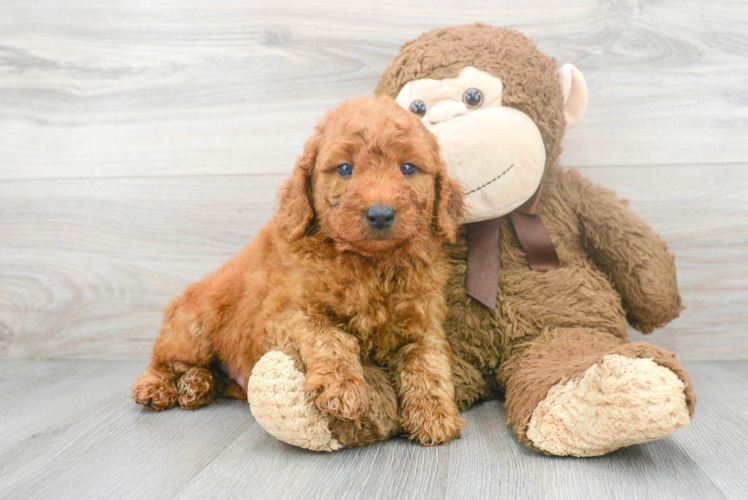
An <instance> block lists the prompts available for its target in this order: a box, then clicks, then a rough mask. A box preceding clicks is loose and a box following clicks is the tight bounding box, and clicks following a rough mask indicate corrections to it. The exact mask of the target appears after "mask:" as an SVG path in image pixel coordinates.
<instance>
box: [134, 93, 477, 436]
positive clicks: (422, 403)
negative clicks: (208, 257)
mask: <svg viewBox="0 0 748 500" xmlns="http://www.w3.org/2000/svg"><path fill="white" fill-rule="evenodd" d="M405 162H409V163H413V164H414V165H415V166H416V167H417V169H418V171H417V173H416V174H415V175H413V176H411V177H406V176H405V175H403V173H402V172H401V170H400V166H401V165H402V164H403V163H405ZM343 163H350V164H351V165H353V167H354V174H353V175H352V176H350V177H346V178H344V177H341V176H340V175H338V173H337V172H336V168H337V167H338V166H339V165H341V164H343ZM462 196H463V193H462V190H461V188H460V187H459V185H458V184H456V183H455V182H454V181H452V180H451V179H450V178H449V176H448V175H447V170H446V165H445V164H444V162H443V161H442V159H441V158H440V156H439V149H438V144H437V142H436V139H435V138H434V137H433V136H432V135H431V134H430V133H429V132H428V131H427V130H426V128H425V127H424V126H423V125H422V124H421V123H420V121H419V120H418V119H417V118H416V117H415V116H414V115H412V114H411V113H408V112H406V111H404V110H403V109H401V108H400V107H399V106H397V104H396V103H395V102H394V101H392V100H391V99H389V98H381V99H377V100H368V99H363V98H362V99H357V100H353V101H348V102H346V103H344V104H343V105H342V106H340V107H339V108H337V109H335V110H333V111H331V112H330V113H329V114H328V115H327V117H326V118H325V119H323V120H322V121H321V122H320V124H319V125H318V126H317V129H316V133H315V134H314V136H313V137H312V138H311V139H309V141H308V142H307V143H306V146H305V149H304V154H303V155H302V156H301V158H300V159H299V161H298V164H297V165H296V168H295V169H294V172H293V175H292V176H291V178H290V179H289V180H288V181H287V182H286V183H285V184H284V185H283V187H282V188H281V190H280V196H279V199H280V200H279V201H280V203H279V209H278V211H277V212H276V214H275V216H274V217H273V219H272V220H271V221H270V223H269V224H268V225H267V226H266V227H265V228H264V229H262V231H260V233H259V234H258V235H257V237H256V238H255V240H254V241H252V243H250V244H249V245H248V246H247V247H246V248H245V249H244V250H243V251H242V252H241V253H240V254H239V255H237V256H236V257H235V258H234V259H233V260H231V261H230V262H228V263H227V264H225V265H224V266H223V267H222V268H220V269H219V270H218V271H216V272H215V273H213V274H212V275H210V276H208V277H207V278H205V279H204V280H202V281H200V282H198V283H195V284H193V285H191V286H189V287H188V288H187V289H186V291H185V292H184V293H183V294H182V296H180V297H179V298H177V299H176V300H175V301H174V302H173V303H172V304H171V305H170V306H169V307H168V308H167V310H166V312H165V318H164V323H163V327H162V329H161V332H160V335H159V337H158V339H157V340H156V342H155V344H154V347H153V360H152V363H151V366H150V367H149V368H148V369H147V370H146V372H145V373H144V374H143V376H142V377H141V378H140V380H139V381H138V382H137V383H136V384H135V386H134V388H133V395H134V398H135V400H136V401H137V402H138V403H140V404H142V405H144V406H145V407H147V408H151V409H156V410H158V409H165V408H169V407H172V406H174V405H175V404H179V405H180V406H181V407H183V408H199V407H200V406H204V405H205V404H209V403H210V402H211V401H212V400H213V397H214V395H215V380H214V376H213V373H211V371H210V369H209V367H210V366H212V365H214V364H215V362H217V361H220V362H221V363H222V364H223V365H225V366H226V367H228V369H229V371H230V372H231V374H232V375H233V376H239V377H245V378H246V377H249V374H250V373H251V371H252V367H253V366H254V364H255V363H256V362H257V360H259V359H260V357H261V356H262V355H263V354H265V353H267V352H268V351H270V350H271V349H274V348H287V349H296V350H297V351H298V354H299V357H300V360H301V363H302V364H303V366H304V368H305V370H306V373H307V379H306V385H305V390H306V391H307V392H308V395H309V397H310V398H312V399H313V400H314V402H315V404H316V405H317V406H318V407H319V408H320V409H321V410H322V411H324V412H327V413H328V414H330V415H332V416H335V417H338V418H340V419H342V420H350V419H355V418H358V417H360V416H362V415H365V414H367V413H368V412H369V408H370V404H371V402H372V399H374V405H375V406H377V407H378V406H380V405H381V404H386V405H388V406H389V407H391V408H396V406H397V405H396V404H395V403H394V402H395V401H398V400H399V406H400V418H399V419H397V418H394V419H393V420H392V422H389V421H388V422H387V423H386V425H380V426H379V427H380V428H383V427H387V429H388V431H389V430H391V428H393V427H398V428H399V427H402V428H403V429H404V430H405V431H406V432H407V433H408V435H409V436H411V438H413V439H417V440H418V441H419V442H420V443H422V444H427V445H428V444H438V443H444V442H447V441H449V440H451V439H453V438H455V437H458V436H459V434H460V430H461V429H462V428H463V426H464V423H463V421H462V419H461V418H460V417H459V415H458V411H457V408H456V406H455V403H454V388H453V385H452V381H451V375H450V366H449V357H450V352H449V346H448V344H447V342H446V341H445V338H444V333H443V331H442V327H441V324H442V321H443V319H444V315H445V302H444V295H443V287H444V283H445V280H446V279H447V273H448V267H447V265H446V262H445V255H444V251H443V249H442V242H443V241H444V240H445V239H451V240H452V241H454V238H455V233H456V230H457V225H458V223H459V221H460V220H461V217H462ZM376 204H387V205H391V206H392V207H394V209H395V211H396V218H395V220H394V223H393V224H392V226H391V227H389V228H387V229H383V230H375V229H373V228H372V227H370V226H369V225H368V224H367V223H366V221H365V218H364V212H365V210H366V209H367V208H368V207H370V206H372V205H376ZM362 359H363V364H362ZM375 365H377V366H384V367H386V368H387V369H389V370H390V372H391V375H392V377H393V379H394V385H395V392H396V394H397V399H396V398H395V397H394V395H387V396H384V397H379V395H378V394H375V395H374V397H372V395H371V394H370V389H369V383H374V384H375V385H377V384H380V383H381V379H386V380H389V379H388V378H387V375H383V374H382V373H380V372H378V371H376V370H374V369H373V367H374V366H375ZM367 382H369V383H367ZM343 427H344V425H343V424H341V427H340V432H341V433H345V431H344V430H343ZM366 431H367V432H369V433H371V434H372V435H374V436H381V435H382V432H379V431H378V430H377V427H376V426H368V427H366ZM357 436H358V438H359V439H367V438H366V435H361V434H359V435H357Z"/></svg>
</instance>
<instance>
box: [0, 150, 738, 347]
mask: <svg viewBox="0 0 748 500" xmlns="http://www.w3.org/2000/svg"><path fill="white" fill-rule="evenodd" d="M583 173H584V174H585V175H588V176H590V177H591V178H592V179H594V180H596V181H599V182H601V183H603V184H605V185H607V186H609V187H612V188H614V189H616V190H617V191H618V192H619V193H620V194H621V195H622V196H624V197H627V198H629V199H630V200H631V206H632V208H633V209H634V210H635V211H636V212H637V213H639V214H641V215H642V216H643V217H644V219H645V220H647V221H648V222H650V223H652V225H653V226H654V227H655V229H657V230H658V231H660V232H661V233H662V234H663V235H664V236H665V237H666V238H667V239H668V240H669V241H670V243H671V246H672V248H673V249H674V250H675V252H676V256H677V259H676V264H677V267H678V271H679V281H680V286H681V290H682V293H683V296H684V303H685V305H686V306H687V308H688V309H687V310H686V311H685V312H684V313H683V316H682V317H681V318H679V319H678V320H676V321H674V322H673V323H671V324H670V325H668V326H667V327H665V328H664V329H662V330H660V331H658V332H657V333H656V334H655V336H654V337H651V338H648V340H650V341H653V342H655V343H657V344H659V345H662V346H663V347H665V348H667V349H670V350H673V351H675V352H676V353H678V354H679V355H681V356H682V357H683V358H685V359H744V358H745V357H746V356H748V335H746V324H748V312H746V310H745V307H744V304H745V302H746V300H748V290H746V287H745V283H746V282H748V270H746V268H745V266H743V265H742V264H743V260H744V255H745V253H746V249H748V217H746V215H747V212H748V200H746V198H745V197H744V196H742V195H741V193H743V192H746V191H748V168H745V165H743V164H740V165H703V166H702V165H690V166H650V167H627V168H617V169H612V168H594V169H592V168H590V169H583ZM643 173H645V174H646V177H647V179H648V182H646V183H642V184H641V186H639V185H638V183H639V182H640V181H639V180H638V179H639V178H640V177H641V176H642V175H643ZM281 180H282V176H279V175H273V176H262V175H252V176H206V177H166V178H148V177H144V178H128V179H69V180H61V179H60V180H46V181H41V180H14V181H6V182H4V183H2V184H0V233H1V234H2V235H3V238H2V239H1V240H0V278H1V279H0V356H5V357H11V358H16V359H23V358H55V359H70V358H77V359H81V358H82V359H101V358H118V359H131V358H139V359H144V358H147V357H148V356H149V353H150V346H151V342H152V340H153V339H154V338H155V335H156V333H157V330H158V326H159V322H160V311H161V309H162V308H163V307H165V306H166V304H167V303H168V301H169V300H170V299H171V298H172V297H173V296H175V295H176V294H177V293H179V291H180V290H181V289H182V288H183V287H184V286H186V285H187V284H189V283H190V282H192V281H195V280H197V279H199V278H201V277H202V276H204V275H205V274H207V273H209V272H210V271H212V270H213V269H215V268H217V267H218V266H219V265H220V264H221V263H223V262H225V261H226V260H228V259H229V258H230V257H231V256H233V255H234V254H235V253H236V252H237V251H239V250H240V249H241V248H242V247H243V246H244V245H245V244H246V243H248V242H249V241H250V240H251V238H252V237H253V236H254V234H256V232H257V231H258V230H259V228H260V227H261V226H262V225H263V224H264V223H265V222H266V221H267V220H268V219H269V217H270V216H271V214H272V206H273V199H274V192H275V189H276V187H277V186H278V185H279V184H280V182H281ZM728 182H729V185H730V188H729V189H727V190H726V189H725V188H724V187H723V184H725V183H728ZM715 226H716V227H715ZM632 337H633V338H635V339H638V338H640V337H641V336H638V334H632Z"/></svg>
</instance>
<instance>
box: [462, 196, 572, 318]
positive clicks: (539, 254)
mask: <svg viewBox="0 0 748 500" xmlns="http://www.w3.org/2000/svg"><path fill="white" fill-rule="evenodd" d="M542 190H543V188H542V187H538V189H537V190H536V191H535V193H534V194H533V195H532V196H531V197H530V199H528V200H527V201H526V202H524V203H523V204H522V205H521V206H520V207H518V208H516V209H515V210H514V211H513V212H511V213H510V214H509V218H510V219H511V221H512V225H513V226H514V232H515V233H516V235H517V240H519V244H520V246H521V247H522V251H523V252H525V257H526V258H527V263H528V264H529V266H530V269H532V270H533V271H538V272H541V273H543V272H546V271H550V270H552V269H556V268H557V267H558V266H559V260H558V254H557V253H556V249H555V248H554V247H553V241H552V240H551V236H550V234H548V229H547V228H546V227H545V224H544V223H543V220H542V219H541V218H540V216H539V215H538V203H539V201H540V193H541V192H542ZM466 226H467V243H468V256H467V286H466V290H467V294H468V295H470V296H471V297H473V298H474V299H475V300H477V301H478V302H480V303H481V304H483V305H484V306H486V307H489V308H491V309H496V299H497V297H498V294H499V235H500V231H501V217H498V218H496V219H489V220H485V221H481V222H472V223H470V224H466Z"/></svg>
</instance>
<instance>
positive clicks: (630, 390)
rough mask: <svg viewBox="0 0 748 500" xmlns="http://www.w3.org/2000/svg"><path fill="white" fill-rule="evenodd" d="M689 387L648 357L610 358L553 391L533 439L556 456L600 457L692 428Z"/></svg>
mask: <svg viewBox="0 0 748 500" xmlns="http://www.w3.org/2000/svg"><path fill="white" fill-rule="evenodd" d="M685 389H686V387H685V384H684V383H683V381H682V380H681V379H680V378H679V377H678V376H677V375H676V374H675V373H673V372H672V371H671V370H670V369H668V368H666V367H664V366H661V365H659V364H657V363H655V362H654V361H653V360H652V359H647V358H630V357H626V356H621V355H619V354H610V355H607V356H605V357H604V358H602V361H601V362H599V363H596V364H594V365H592V366H591V367H590V368H588V369H587V370H586V371H585V372H584V373H583V374H582V375H581V376H579V377H577V378H575V379H573V380H569V381H563V382H560V383H558V384H556V385H554V386H553V387H551V389H550V390H549V391H548V394H547V395H546V397H545V398H544V399H543V400H542V401H541V402H540V404H538V406H537V407H536V408H535V410H534V411H533V413H532V417H531V418H530V422H529V424H528V426H527V438H528V439H529V440H530V441H531V442H532V444H533V445H534V447H535V448H537V449H539V450H541V451H544V452H546V453H550V454H553V455H574V456H596V455H603V454H605V453H608V452H610V451H613V450H616V449H618V448H621V447H623V446H629V445H633V444H638V443H644V442H647V441H652V440H655V439H659V438H661V437H663V436H665V435H667V434H670V433H671V432H673V431H675V430H677V429H679V428H681V427H683V426H685V425H688V423H689V422H690V420H691V419H690V416H689V411H688V408H687V405H686V394H685Z"/></svg>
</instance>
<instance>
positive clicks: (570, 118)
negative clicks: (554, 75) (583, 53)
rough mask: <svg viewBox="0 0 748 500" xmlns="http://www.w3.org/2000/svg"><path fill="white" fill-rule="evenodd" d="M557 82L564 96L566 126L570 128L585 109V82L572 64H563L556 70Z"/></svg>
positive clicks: (580, 117) (579, 118)
mask: <svg viewBox="0 0 748 500" xmlns="http://www.w3.org/2000/svg"><path fill="white" fill-rule="evenodd" d="M558 84H559V85H560V86H561V93H562V94H563V96H564V118H566V128H567V129H570V128H571V127H573V126H574V125H576V124H577V122H578V121H579V120H581V119H582V116H584V112H585V110H586V109H587V83H585V81H584V77H583V76H582V72H581V71H579V70H578V69H577V68H576V67H575V66H574V65H573V64H564V65H563V66H561V68H560V69H559V70H558Z"/></svg>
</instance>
